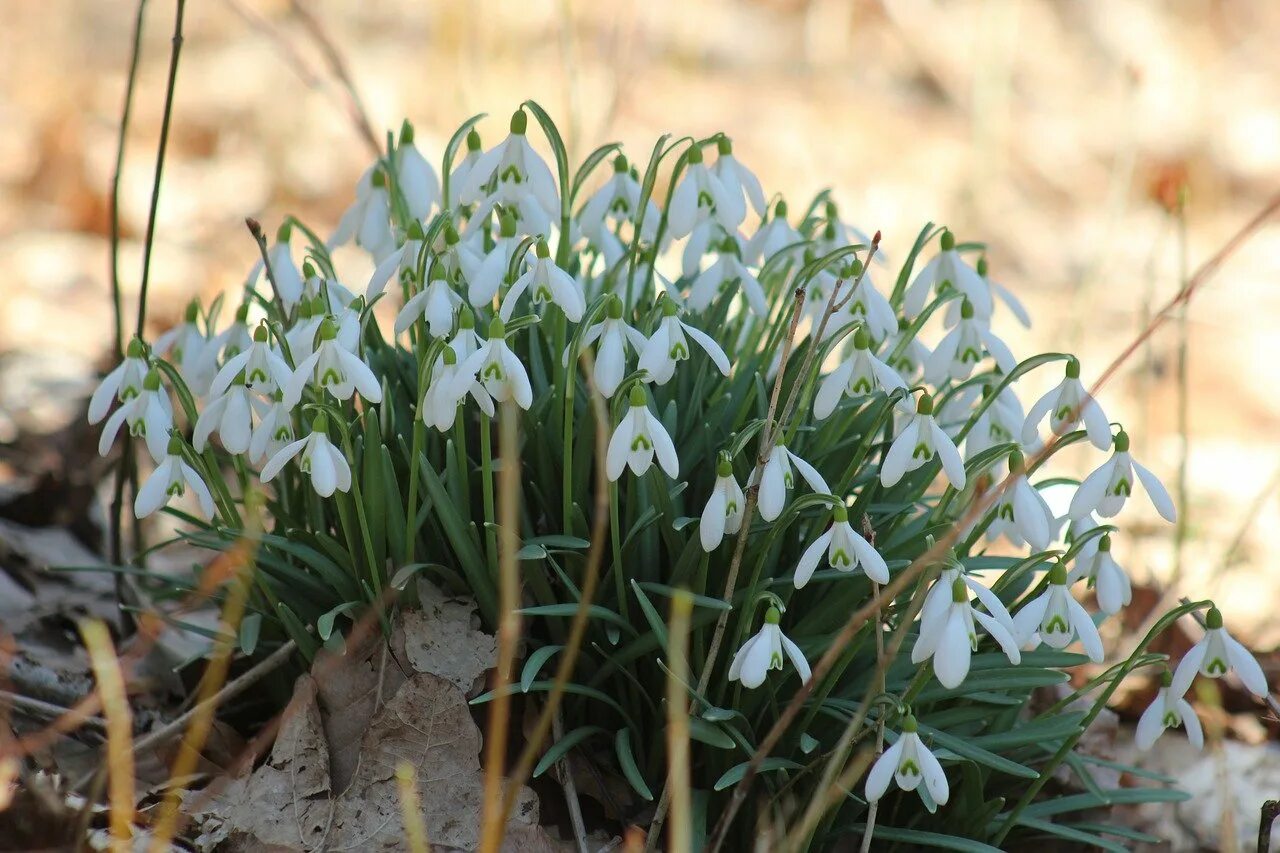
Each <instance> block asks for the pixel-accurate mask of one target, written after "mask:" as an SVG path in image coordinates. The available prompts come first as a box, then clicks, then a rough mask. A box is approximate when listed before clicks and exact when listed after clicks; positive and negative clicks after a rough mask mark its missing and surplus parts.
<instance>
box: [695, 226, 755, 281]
mask: <svg viewBox="0 0 1280 853" xmlns="http://www.w3.org/2000/svg"><path fill="white" fill-rule="evenodd" d="M726 242H728V243H732V244H733V245H735V246H737V247H738V253H739V254H742V252H743V251H745V250H746V247H747V240H746V239H744V238H743V236H742V235H741V234H740V233H739V232H738V231H737V230H736V229H735V230H726V229H725V228H724V227H723V226H722V225H720V223H719V222H717V221H716V220H714V219H707V220H704V221H702V222H699V223H698V224H697V225H695V226H693V230H692V231H690V232H689V239H688V240H687V241H686V242H685V244H684V251H682V252H681V253H680V275H682V276H684V277H685V278H694V277H696V276H697V275H698V273H699V272H701V271H702V259H703V257H705V256H706V255H707V254H708V253H709V252H710V251H711V250H712V247H713V244H714V245H715V246H718V245H720V244H722V243H726Z"/></svg>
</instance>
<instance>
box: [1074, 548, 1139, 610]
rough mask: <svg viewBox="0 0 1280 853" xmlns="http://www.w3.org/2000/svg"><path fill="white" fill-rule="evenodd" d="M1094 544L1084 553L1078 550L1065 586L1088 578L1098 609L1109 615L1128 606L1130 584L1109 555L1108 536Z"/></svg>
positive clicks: (1131, 598) (1130, 595) (1131, 595)
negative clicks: (1096, 598)
mask: <svg viewBox="0 0 1280 853" xmlns="http://www.w3.org/2000/svg"><path fill="white" fill-rule="evenodd" d="M1094 541H1095V542H1096V547H1094V548H1093V549H1091V550H1090V551H1089V552H1088V553H1087V554H1086V553H1084V550H1083V549H1082V550H1081V553H1080V555H1079V556H1078V557H1077V558H1076V564H1075V567H1074V568H1073V569H1072V570H1071V573H1070V574H1069V575H1067V583H1068V584H1073V583H1075V582H1076V581H1078V580H1081V579H1087V580H1088V583H1089V586H1090V587H1091V588H1092V589H1093V591H1094V594H1095V595H1097V596H1098V608H1099V609H1100V610H1101V611H1102V612H1103V613H1106V614H1107V615H1108V616H1110V615H1112V614H1115V613H1119V612H1120V610H1121V609H1122V608H1124V607H1128V606H1129V603H1130V602H1131V601H1132V600H1133V588H1132V586H1131V585H1130V583H1129V575H1128V574H1126V573H1125V570H1124V569H1122V568H1121V567H1120V564H1119V563H1117V562H1116V560H1115V558H1114V557H1112V556H1111V534H1109V533H1104V534H1103V535H1102V536H1101V537H1099V538H1098V539H1097V540H1094Z"/></svg>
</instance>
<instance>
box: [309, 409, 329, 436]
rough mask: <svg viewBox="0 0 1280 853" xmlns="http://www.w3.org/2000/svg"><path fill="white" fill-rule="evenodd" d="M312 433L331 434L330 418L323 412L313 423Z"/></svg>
mask: <svg viewBox="0 0 1280 853" xmlns="http://www.w3.org/2000/svg"><path fill="white" fill-rule="evenodd" d="M311 431H312V432H323V433H328V432H329V416H328V415H326V414H325V413H324V412H321V413H320V414H318V415H316V416H315V418H314V419H313V420H312V421H311Z"/></svg>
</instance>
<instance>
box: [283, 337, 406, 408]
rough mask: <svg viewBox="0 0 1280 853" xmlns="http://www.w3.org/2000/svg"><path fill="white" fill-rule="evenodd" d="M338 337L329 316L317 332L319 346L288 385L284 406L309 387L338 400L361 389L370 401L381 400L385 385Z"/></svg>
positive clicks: (297, 399)
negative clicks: (325, 392)
mask: <svg viewBox="0 0 1280 853" xmlns="http://www.w3.org/2000/svg"><path fill="white" fill-rule="evenodd" d="M337 337H338V329H337V325H336V324H335V323H334V321H333V320H332V319H331V318H327V317H326V318H325V319H324V320H323V321H321V323H320V328H319V329H318V330H317V332H316V338H317V340H319V342H320V344H319V346H317V347H316V350H315V352H313V353H312V354H311V355H309V356H307V358H306V359H305V360H304V361H303V362H302V363H300V364H299V365H298V368H297V369H296V370H295V371H294V372H293V376H291V377H290V378H289V382H288V384H287V385H285V388H284V402H285V405H287V406H289V407H293V406H296V405H297V404H298V401H299V400H301V399H302V392H303V390H304V389H305V388H307V387H308V386H310V387H311V388H313V389H314V390H315V391H316V392H317V393H318V392H320V391H328V392H329V393H330V394H332V395H333V396H334V397H335V398H336V399H339V400H350V399H351V396H352V395H353V394H355V393H356V392H357V391H359V392H360V396H361V397H363V398H364V399H366V400H368V401H369V402H370V403H379V402H381V401H382V385H381V384H380V383H379V382H378V377H376V376H374V374H373V371H372V370H370V369H369V365H367V364H365V363H364V362H363V361H361V360H360V357H359V356H357V355H356V354H355V353H353V352H351V351H350V350H349V349H347V348H346V347H344V346H342V345H341V344H340V343H339V342H338V341H337V340H336V339H337Z"/></svg>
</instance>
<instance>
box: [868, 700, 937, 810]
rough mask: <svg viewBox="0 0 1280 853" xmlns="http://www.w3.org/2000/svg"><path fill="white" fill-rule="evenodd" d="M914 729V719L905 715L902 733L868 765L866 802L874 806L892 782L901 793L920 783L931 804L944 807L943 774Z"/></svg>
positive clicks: (915, 724) (918, 785) (915, 725)
mask: <svg viewBox="0 0 1280 853" xmlns="http://www.w3.org/2000/svg"><path fill="white" fill-rule="evenodd" d="M917 729H918V726H917V723H916V718H915V717H913V716H911V715H910V714H908V715H907V716H906V717H905V718H904V719H903V720H902V734H900V735H898V739H897V740H896V741H895V742H894V744H893V746H891V747H889V748H888V749H886V750H885V751H884V752H883V753H882V754H881V755H880V757H879V758H877V759H876V763H875V764H873V765H872V766H871V772H870V773H868V774H867V788H866V794H867V801H868V802H872V803H874V802H875V801H876V800H879V799H880V798H881V797H883V796H884V793H885V791H887V790H889V782H890V781H891V780H892V781H894V782H897V783H898V787H899V788H901V789H902V790H904V791H914V790H916V789H917V788H918V787H920V783H921V782H922V781H923V782H924V787H925V790H926V791H928V792H929V796H930V797H931V798H932V799H933V801H934V802H935V803H937V804H938V805H940V806H944V805H946V804H947V800H948V799H950V798H951V789H950V788H949V787H947V774H945V773H943V772H942V765H941V764H939V763H938V759H937V758H935V757H934V755H933V753H932V752H930V751H929V748H928V747H927V746H925V745H924V741H922V740H920V735H919V733H918V730H917ZM921 799H923V797H922V798H921Z"/></svg>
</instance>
